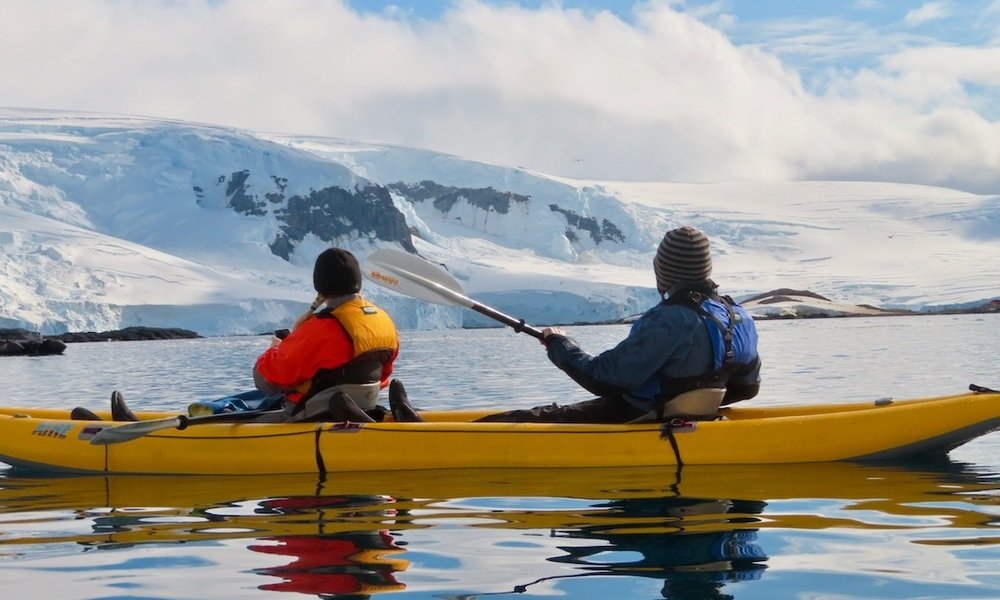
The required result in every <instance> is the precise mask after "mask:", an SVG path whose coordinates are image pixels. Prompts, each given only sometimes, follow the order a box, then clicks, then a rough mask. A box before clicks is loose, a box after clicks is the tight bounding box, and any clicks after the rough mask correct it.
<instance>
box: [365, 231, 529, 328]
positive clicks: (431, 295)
mask: <svg viewBox="0 0 1000 600" xmlns="http://www.w3.org/2000/svg"><path fill="white" fill-rule="evenodd" d="M365 276H366V277H367V278H368V279H370V280H371V281H374V282H375V283H377V284H379V285H381V286H382V287H386V288H389V289H390V290H394V291H397V292H399V293H401V294H405V295H407V296H411V297H413V298H418V299H420V300H426V301H428V302H433V303H434V304H442V305H444V306H464V307H466V308H471V309H472V310H474V311H476V312H478V313H479V314H482V315H485V316H487V317H489V318H491V319H494V320H496V321H500V322H501V323H503V324H504V325H508V326H510V327H513V328H514V331H517V332H518V333H520V332H524V333H527V334H528V335H530V336H532V337H534V338H537V339H539V340H540V339H542V332H541V331H539V330H537V329H535V328H534V327H531V326H530V325H525V324H524V319H515V318H514V317H511V316H509V315H505V314H503V313H502V312H500V311H498V310H495V309H493V308H490V307H489V306H485V305H483V304H480V303H478V302H476V301H475V300H473V299H472V298H469V297H468V296H466V295H465V294H464V293H463V292H462V286H461V285H459V283H458V282H457V281H455V278H454V277H452V276H451V275H449V274H448V273H447V272H445V271H444V269H441V268H440V267H438V266H436V265H433V264H431V263H429V262H427V261H426V260H424V259H422V258H420V257H419V256H415V255H413V254H410V253H409V252H403V251H402V250H393V249H391V248H383V249H381V250H376V251H375V252H372V253H371V255H370V256H369V257H368V260H367V261H365Z"/></svg>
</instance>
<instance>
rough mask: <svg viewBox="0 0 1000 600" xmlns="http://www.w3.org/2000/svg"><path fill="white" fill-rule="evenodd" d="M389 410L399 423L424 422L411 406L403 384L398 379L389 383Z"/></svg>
mask: <svg viewBox="0 0 1000 600" xmlns="http://www.w3.org/2000/svg"><path fill="white" fill-rule="evenodd" d="M389 410H391V411H392V418H393V420H394V421H396V422H397V423H421V422H423V420H424V419H423V418H422V417H421V416H420V415H418V414H417V411H416V410H415V409H414V408H413V406H411V405H410V401H409V400H408V399H407V397H406V389H405V388H404V387H403V382H402V381H400V380H398V379H393V380H392V381H391V382H389Z"/></svg>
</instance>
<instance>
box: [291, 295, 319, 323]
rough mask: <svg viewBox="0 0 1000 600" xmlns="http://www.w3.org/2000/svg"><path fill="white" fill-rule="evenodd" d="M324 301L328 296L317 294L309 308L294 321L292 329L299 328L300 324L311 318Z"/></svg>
mask: <svg viewBox="0 0 1000 600" xmlns="http://www.w3.org/2000/svg"><path fill="white" fill-rule="evenodd" d="M324 302H326V298H325V297H324V296H321V295H317V296H316V298H315V299H314V300H313V301H312V304H311V305H310V306H309V308H307V309H306V312H304V313H302V314H301V315H299V318H298V319H295V322H294V323H292V326H291V327H290V329H291V330H292V331H295V330H296V329H298V328H299V326H300V325H302V324H303V323H305V322H306V321H308V320H309V319H311V318H312V316H313V313H314V312H315V311H316V309H317V308H319V307H320V305H322V304H323V303H324Z"/></svg>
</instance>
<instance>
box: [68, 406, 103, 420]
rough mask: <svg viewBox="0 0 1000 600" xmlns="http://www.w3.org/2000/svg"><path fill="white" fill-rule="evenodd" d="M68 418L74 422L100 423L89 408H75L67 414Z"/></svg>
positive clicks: (98, 418) (99, 418)
mask: <svg viewBox="0 0 1000 600" xmlns="http://www.w3.org/2000/svg"><path fill="white" fill-rule="evenodd" d="M69 418H70V419H72V420H74V421H100V420H101V417H98V416H97V415H96V414H95V413H94V411H92V410H90V409H89V408H84V407H82V406H77V407H76V408H74V409H73V410H72V411H70V413H69Z"/></svg>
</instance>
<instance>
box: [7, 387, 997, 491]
mask: <svg viewBox="0 0 1000 600" xmlns="http://www.w3.org/2000/svg"><path fill="white" fill-rule="evenodd" d="M69 414H70V411H69V409H65V410H59V409H32V408H5V409H0V459H2V460H3V461H4V462H7V463H8V464H12V465H15V466H19V467H23V468H26V469H37V470H45V471H87V472H110V473H150V474H211V475H222V474H252V473H253V474H279V473H324V472H327V473H338V474H339V473H343V472H348V471H364V472H374V471H380V470H384V469H386V468H393V469H435V468H441V469H445V468H451V469H470V468H472V469H475V468H489V467H497V468H524V467H531V468H546V467H550V468H557V467H558V468H564V467H631V466H658V465H659V466H666V465H674V464H678V463H682V464H685V465H712V464H731V463H739V464H772V463H774V464H777V463H800V462H826V461H842V460H875V459H879V460H881V459H899V458H902V457H909V456H924V455H937V456H940V455H943V454H944V453H946V452H948V451H949V450H951V449H953V448H955V447H956V446H959V445H961V444H963V443H965V442H967V441H969V440H972V439H975V438H976V437H979V436H981V435H984V434H986V433H988V432H990V431H992V430H994V429H996V428H997V427H1000V393H996V392H992V393H987V392H982V393H966V394H959V395H954V396H942V397H937V398H926V399H916V400H899V401H878V402H868V403H857V404H821V405H813V406H773V407H754V406H753V405H747V406H745V407H744V406H736V407H733V408H726V409H723V411H722V415H723V417H724V418H723V419H722V420H712V421H695V422H688V421H676V422H672V423H670V424H667V425H665V426H664V425H661V424H657V423H650V424H637V425H585V424H550V423H482V422H474V420H475V419H476V418H478V417H481V416H483V415H484V414H486V413H485V412H484V411H442V412H433V411H426V412H424V413H421V414H422V415H423V416H424V418H425V420H426V421H425V422H420V423H395V422H392V421H391V420H386V421H385V422H371V423H351V422H337V423H271V424H266V423H246V422H241V423H219V422H218V419H245V418H246V415H252V413H235V414H234V415H233V416H231V417H230V416H228V415H225V414H223V415H209V416H206V417H190V418H188V417H186V416H177V415H171V414H169V413H139V418H140V419H142V420H141V421H139V422H136V423H124V424H123V423H109V422H106V421H73V420H70V419H69ZM102 416H104V417H105V418H108V416H107V415H102ZM200 419H208V420H207V421H206V420H200ZM194 425H198V426H197V427H195V426H194ZM177 427H183V429H178V428H177ZM112 431H115V432H119V433H118V434H115V435H110V434H111V432H112ZM122 431H125V432H128V433H127V434H121V433H120V432H122ZM136 432H138V433H136ZM121 435H127V436H128V439H129V440H130V441H123V442H121V443H113V444H110V445H103V444H92V443H91V440H93V439H94V438H95V436H102V437H103V438H104V439H107V438H108V437H118V436H121ZM133 436H134V437H133ZM119 439H120V437H119Z"/></svg>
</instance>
